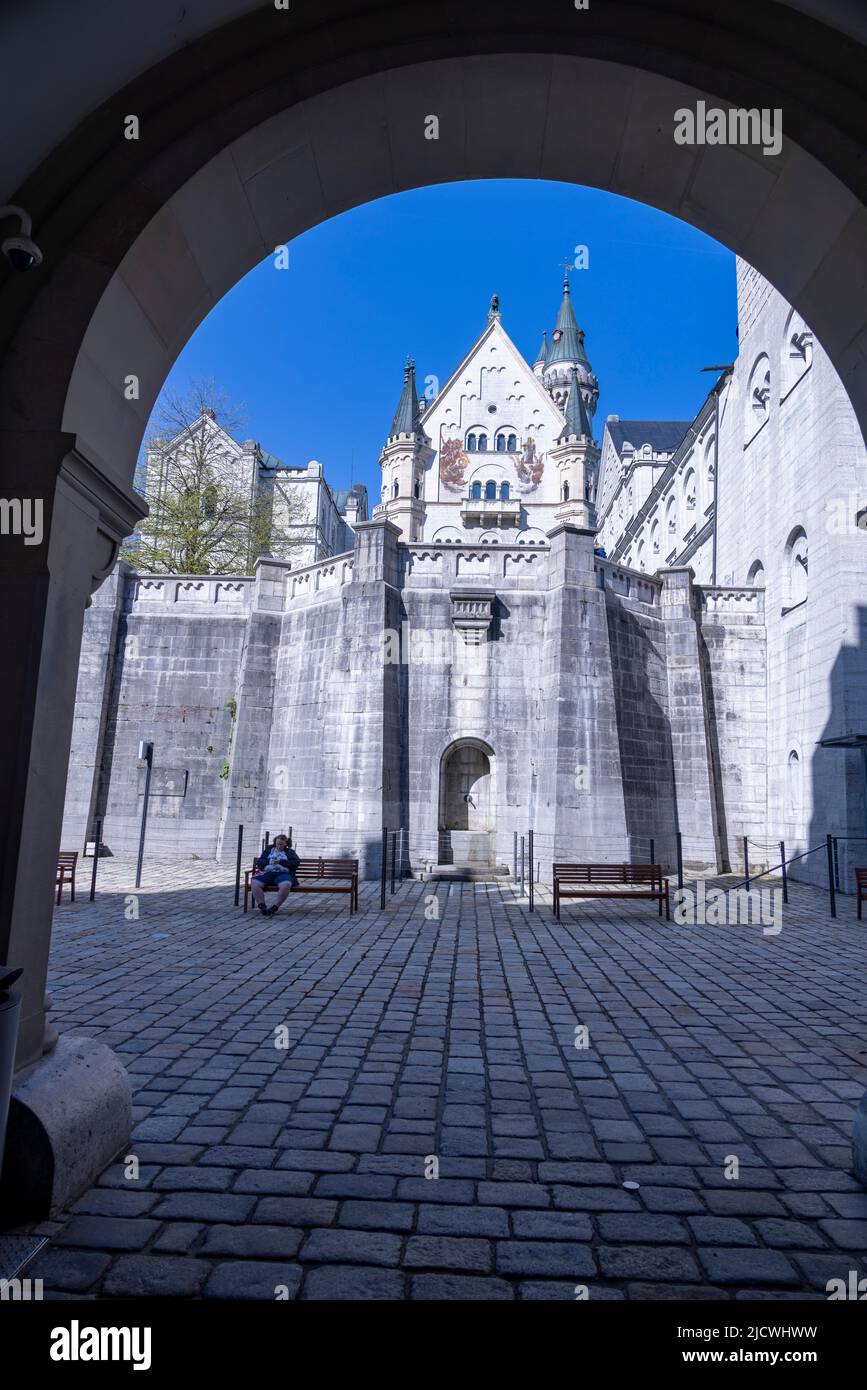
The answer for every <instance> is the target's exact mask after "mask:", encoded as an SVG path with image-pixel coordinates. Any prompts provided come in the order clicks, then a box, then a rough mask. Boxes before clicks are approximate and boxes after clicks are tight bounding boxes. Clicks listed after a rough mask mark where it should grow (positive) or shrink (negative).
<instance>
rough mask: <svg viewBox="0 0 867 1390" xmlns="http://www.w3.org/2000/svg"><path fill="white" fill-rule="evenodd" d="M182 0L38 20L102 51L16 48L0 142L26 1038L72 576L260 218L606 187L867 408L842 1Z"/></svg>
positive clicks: (3, 931) (0, 879)
mask: <svg viewBox="0 0 867 1390" xmlns="http://www.w3.org/2000/svg"><path fill="white" fill-rule="evenodd" d="M35 8H36V7H30V9H35ZM67 8H69V7H67ZM116 8H117V9H120V8H121V7H116ZM187 8H188V9H189V10H190V12H191V15H192V18H193V20H194V29H193V33H192V34H188V33H180V34H178V33H177V32H176V31H175V30H174V28H173V25H174V24H175V22H176V16H177V6H176V5H169V4H163V3H162V0H155V3H154V5H153V6H152V7H149V9H148V17H147V20H148V28H149V32H148V34H147V35H146V36H145V38H144V39H143V47H142V49H141V55H142V56H141V59H139V57H138V52H137V50H136V51H135V52H134V53H133V50H132V49H131V46H130V43H129V39H128V35H127V34H126V33H125V32H124V30H123V27H122V26H120V27H117V28H115V27H112V25H111V24H110V23H108V24H106V25H104V26H103V28H102V30H101V32H100V35H99V42H98V43H96V44H95V43H94V42H93V40H92V34H91V33H90V32H89V31H88V23H87V22H85V21H82V22H81V23H79V24H78V28H77V30H76V26H75V25H73V26H72V28H71V29H70V31H69V33H68V34H67V35H66V37H65V38H64V39H63V41H60V40H58V41H57V42H55V43H54V45H53V49H54V51H55V52H57V53H60V54H62V60H63V61H64V62H66V63H67V64H68V66H69V68H70V70H72V69H74V67H75V64H76V61H77V57H78V52H79V49H81V50H82V52H83V55H84V56H85V57H86V61H87V62H88V63H91V64H93V63H96V64H97V69H96V71H95V73H92V74H91V77H89V78H88V77H84V78H82V80H81V84H80V85H81V87H82V92H81V93H80V94H78V96H77V98H76V101H72V102H68V101H65V100H64V101H57V100H56V99H55V98H56V86H55V84H56V73H55V71H54V70H53V69H52V68H51V66H50V64H49V65H43V66H42V67H41V68H40V67H39V65H37V70H36V72H33V71H29V70H28V71H26V81H23V82H22V83H21V90H20V92H19V93H18V94H17V98H18V101H19V106H20V108H21V109H16V111H15V117H16V120H17V123H18V124H20V125H23V126H24V127H25V128H26V132H27V141H26V142H22V147H21V149H22V150H23V149H24V147H25V145H26V149H27V150H29V151H30V152H31V153H30V154H23V153H22V154H20V157H19V150H16V152H15V156H16V158H17V159H18V160H19V162H18V164H17V165H16V166H15V167H16V171H17V172H16V174H15V176H14V182H15V183H16V185H17V186H15V187H12V186H10V187H9V188H8V189H4V190H3V191H2V193H0V197H2V200H3V201H4V202H12V203H16V204H20V205H23V206H24V207H25V208H26V209H27V211H28V213H29V214H30V215H31V217H32V219H33V228H34V235H35V236H36V238H37V240H38V241H39V243H40V246H41V248H42V250H43V253H44V263H43V266H42V267H40V268H39V269H38V270H36V271H33V272H31V274H30V275H28V276H20V275H15V274H14V272H12V271H11V270H10V269H9V267H8V264H7V263H6V262H5V261H3V262H2V264H0V344H2V349H3V353H4V357H3V363H2V370H0V467H2V469H3V475H4V489H5V492H6V495H7V496H8V497H16V496H18V497H21V498H29V499H33V500H34V501H39V502H41V503H42V505H43V508H44V528H43V540H42V543H41V544H40V545H38V546H32V547H29V548H28V549H26V550H24V549H23V548H22V547H21V546H8V545H7V546H4V547H3V549H2V553H0V572H2V574H3V577H4V580H5V589H6V601H5V603H4V604H3V607H2V610H0V647H2V650H3V651H4V652H6V653H9V654H16V657H17V659H16V660H10V662H9V668H8V675H7V680H6V681H5V682H4V685H3V688H2V697H0V698H2V718H0V782H2V785H3V787H4V790H5V796H4V799H3V803H2V805H0V959H3V960H4V961H6V960H8V961H14V962H15V963H16V964H23V965H24V967H25V977H24V982H23V983H24V994H25V1002H24V1010H23V1013H22V1024H21V1030H20V1046H19V1058H18V1060H19V1064H20V1065H24V1064H26V1063H29V1062H32V1061H35V1060H37V1059H38V1058H39V1057H40V1056H41V1054H42V1051H43V1048H44V1047H45V1046H46V1041H45V1027H44V1007H43V999H44V990H45V981H46V974H47V961H48V947H49V942H50V927H51V910H52V899H53V891H52V884H51V882H50V876H48V875H46V874H45V871H44V864H45V862H46V859H48V860H50V859H51V857H52V856H53V854H54V852H55V850H56V848H57V847H58V845H59V839H60V824H61V816H62V807H63V787H64V782H65V770H66V765H67V761H68V756H69V746H70V736H71V724H72V710H73V704H74V697H75V684H76V676H77V667H78V656H79V651H80V640H81V625H82V616H83V609H84V605H85V603H86V601H87V595H88V593H89V592H90V591H91V590H92V589H93V587H94V586H95V585H96V584H98V583H100V582H101V581H102V579H103V578H104V577H105V575H106V574H107V573H108V572H109V570H110V568H111V562H112V559H113V555H114V553H115V551H116V548H117V546H118V545H119V543H120V541H121V539H122V538H123V536H124V535H126V534H128V532H129V530H131V528H132V525H133V524H134V522H135V519H136V516H137V515H138V514H140V511H141V506H140V503H138V502H137V500H136V498H135V495H134V494H133V492H132V486H131V485H132V478H133V472H134V467H135V461H136V454H137V450H138V447H139V443H140V440H141V437H142V433H143V430H144V427H145V424H146V421H147V418H148V415H149V412H150V409H151V406H152V404H153V402H154V400H155V399H156V397H157V395H158V393H159V390H160V388H161V386H162V384H163V382H164V380H165V378H166V376H167V374H168V372H169V369H170V368H171V365H172V363H173V362H174V360H175V358H176V357H177V354H178V353H179V351H180V349H181V348H182V347H183V345H184V344H185V343H186V341H187V339H188V338H189V336H190V334H191V333H192V331H193V330H194V328H195V327H196V326H197V324H198V323H199V322H200V321H201V320H202V318H203V317H204V316H205V315H206V314H207V312H208V310H209V309H210V308H211V307H212V306H213V305H214V304H215V303H216V302H217V300H218V299H219V298H220V297H221V296H222V295H223V294H224V293H225V292H226V291H227V290H228V289H229V288H230V287H231V286H232V285H233V284H235V283H236V282H237V280H238V279H239V278H240V277H241V276H242V275H243V274H244V273H245V272H246V271H247V270H249V269H250V268H251V267H252V266H253V265H254V264H256V263H257V262H258V261H259V260H261V259H262V258H263V257H264V256H266V255H268V254H269V253H271V252H272V251H273V250H274V248H275V246H277V245H279V244H283V243H285V242H287V241H289V240H290V239H291V238H292V237H294V236H296V235H297V234H299V233H300V232H302V231H304V230H306V229H307V228H309V227H312V226H314V225H316V224H317V223H318V222H321V221H323V220H324V219H326V218H328V217H331V216H333V215H334V214H335V213H338V212H341V211H344V210H346V209H347V208H350V207H353V206H356V205H358V204H359V203H362V202H365V201H369V200H370V199H373V198H377V197H382V196H384V195H387V194H389V193H393V192H397V191H400V190H401V189H406V188H410V187H416V186H418V185H420V184H435V183H440V182H446V181H454V180H461V179H471V178H495V177H501V178H532V179H556V180H561V181H571V182H579V183H585V184H589V185H593V186H596V187H601V188H605V189H608V190H609V191H611V192H615V193H620V194H623V195H624V196H626V197H630V198H633V199H638V200H640V201H643V202H646V203H648V204H652V205H653V206H655V207H658V208H660V209H662V210H663V211H667V212H669V213H672V214H673V215H674V216H677V217H680V218H682V219H684V220H685V221H688V222H690V223H692V224H693V225H694V226H697V227H699V228H700V229H702V230H704V231H706V232H708V233H710V234H711V235H712V236H715V237H717V238H718V239H719V240H720V241H721V242H723V243H724V244H725V245H727V246H728V247H730V248H731V249H732V250H734V251H736V252H738V253H739V254H740V255H742V256H743V257H745V258H746V259H747V260H748V261H749V262H751V264H753V265H754V266H755V267H756V268H757V269H758V270H759V271H761V272H762V274H764V275H765V276H766V277H767V278H768V279H769V280H770V281H771V282H772V283H773V284H774V285H775V286H776V288H777V289H779V290H780V292H781V293H782V294H783V295H784V296H785V297H786V298H787V299H788V300H789V302H790V303H792V304H793V305H794V306H795V307H796V308H797V310H798V312H799V313H800V314H801V315H802V316H803V318H804V321H805V322H806V323H808V324H809V325H810V327H811V328H812V329H813V331H814V332H815V334H816V336H817V337H818V339H819V340H820V341H821V342H822V344H823V346H824V348H825V350H826V351H827V352H828V354H829V356H830V357H831V359H832V361H833V362H834V364H835V366H836V368H837V370H838V372H839V374H840V376H841V379H842V381H843V384H844V386H845V387H846V389H847V390H848V392H849V395H850V398H851V400H852V403H853V406H854V408H855V410H856V412H857V413H858V415H859V418H860V420H861V422H862V425H863V424H864V423H865V422H867V370H865V358H867V286H865V282H864V275H863V266H864V264H865V263H867V206H865V205H867V171H865V169H864V164H863V159H862V157H861V151H860V144H861V137H862V135H863V124H864V103H863V97H862V95H861V88H862V73H863V48H862V47H861V46H860V45H859V43H858V42H857V40H856V38H855V37H853V35H852V31H851V28H850V27H849V26H848V24H847V22H846V21H844V20H842V19H840V18H839V11H838V9H837V7H836V6H835V5H834V4H833V2H832V0H813V3H811V4H810V5H809V9H810V10H811V11H812V13H811V14H804V13H802V12H801V11H802V10H803V9H805V8H807V5H806V3H801V4H800V8H795V7H794V5H791V4H787V3H784V2H783V0H779V3H777V4H772V5H768V6H765V7H761V8H760V7H756V6H755V5H754V4H753V3H751V0H725V3H722V0H720V3H719V4H714V3H707V0H641V3H632V0H619V3H613V4H606V5H593V6H591V7H590V8H589V9H588V10H587V11H586V12H584V11H582V12H578V11H576V10H574V9H573V8H572V7H570V6H569V5H568V4H564V3H563V0H506V2H505V3H503V4H501V5H498V6H487V7H477V6H472V5H467V6H463V7H461V6H451V7H447V20H446V21H445V22H444V18H443V13H444V12H443V7H442V6H441V5H436V6H434V5H433V4H430V5H426V4H418V5H416V4H412V5H408V4H406V3H405V0H393V2H392V0H385V3H377V4H373V3H372V2H371V3H368V0H359V3H357V4H355V5H352V6H348V7H347V6H346V5H345V4H342V3H339V0H319V3H317V4H316V5H315V6H308V5H299V6H297V7H291V8H290V11H289V12H285V11H278V10H277V9H276V7H273V6H268V5H261V4H256V5H255V6H252V4H251V0H244V3H238V4H235V3H233V2H232V0H225V3H224V4H222V5H221V6H220V7H218V8H217V9H214V7H213V6H207V5H205V4H204V3H203V0H190V4H189V6H188V7H187ZM251 9H252V12H250V13H245V12H246V11H250V10H251ZM209 10H211V11H213V13H215V14H218V15H219V17H220V18H222V19H226V18H231V19H232V21H233V22H231V23H227V24H224V25H223V27H216V26H215V25H214V23H213V19H210V20H209V18H208V11H209ZM59 12H60V11H59V7H58V14H59ZM239 15H241V16H242V17H238V16H239ZM275 16H276V18H275ZM28 22H29V20H28V7H18V14H17V15H16V17H15V23H16V24H17V25H19V27H20V26H25V27H26V25H27V23H28ZM163 30H165V32H163ZM157 31H158V32H157ZM55 37H56V36H55ZM42 42H44V40H43V41H42ZM131 54H133V56H131ZM136 62H139V63H140V64H141V65H140V67H139V69H138V75H136V76H134V77H133V76H132V75H133V74H134V73H135V71H136V68H135V63H136ZM21 71H22V72H24V71H25V68H24V65H23V64H22V65H21ZM805 73H808V74H809V77H810V80H809V82H805V80H804V74H805ZM131 78H132V80H130V79H131ZM701 99H704V100H709V102H710V103H711V104H714V105H717V104H732V105H740V106H753V107H759V108H763V109H769V110H773V109H774V108H777V107H781V108H782V109H783V111H784V137H785V139H784V146H783V149H782V151H781V153H780V154H779V155H776V156H774V157H771V158H767V157H765V156H764V155H763V154H762V152H761V151H760V150H756V149H741V148H735V147H727V146H712V147H708V146H702V147H689V146H679V145H676V144H675V143H674V141H673V137H672V129H673V118H674V112H675V111H676V110H677V109H679V108H681V107H684V106H690V107H695V105H696V103H697V102H698V101H699V100H701ZM130 112H131V113H135V115H136V118H137V121H138V124H139V126H140V131H139V133H138V138H137V139H135V140H130V141H127V140H126V139H125V138H124V122H125V120H126V119H127V113H130ZM68 113H70V114H68ZM431 115H435V116H436V117H437V123H438V129H437V137H438V138H436V139H429V138H427V137H426V135H425V132H426V130H429V129H430V125H429V118H430V116H431ZM70 121H71V122H72V124H71V125H70ZM22 161H23V162H22ZM4 234H5V229H4ZM49 1045H50V1044H49Z"/></svg>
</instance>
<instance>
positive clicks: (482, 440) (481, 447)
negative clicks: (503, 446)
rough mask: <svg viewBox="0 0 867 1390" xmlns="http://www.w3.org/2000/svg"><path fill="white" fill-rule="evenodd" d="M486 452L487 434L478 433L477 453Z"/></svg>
mask: <svg viewBox="0 0 867 1390" xmlns="http://www.w3.org/2000/svg"><path fill="white" fill-rule="evenodd" d="M487 452H488V436H487V435H486V434H480V435H479V453H480V454H486V453H487Z"/></svg>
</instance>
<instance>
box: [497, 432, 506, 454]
mask: <svg viewBox="0 0 867 1390" xmlns="http://www.w3.org/2000/svg"><path fill="white" fill-rule="evenodd" d="M505 452H506V436H505V435H504V434H498V435H497V453H498V454H504V453H505Z"/></svg>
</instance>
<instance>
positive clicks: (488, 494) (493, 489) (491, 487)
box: [485, 482, 497, 502]
mask: <svg viewBox="0 0 867 1390" xmlns="http://www.w3.org/2000/svg"><path fill="white" fill-rule="evenodd" d="M496 500H497V484H496V483H494V482H489V483H485V501H486V502H496Z"/></svg>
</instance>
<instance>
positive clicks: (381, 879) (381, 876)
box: [379, 826, 388, 912]
mask: <svg viewBox="0 0 867 1390" xmlns="http://www.w3.org/2000/svg"><path fill="white" fill-rule="evenodd" d="M379 857H380V860H381V863H380V866H379V910H380V912H384V911H385V866H386V864H387V862H388V830H387V829H386V827H385V826H383V827H382V852H381V854H380V856H379Z"/></svg>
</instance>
